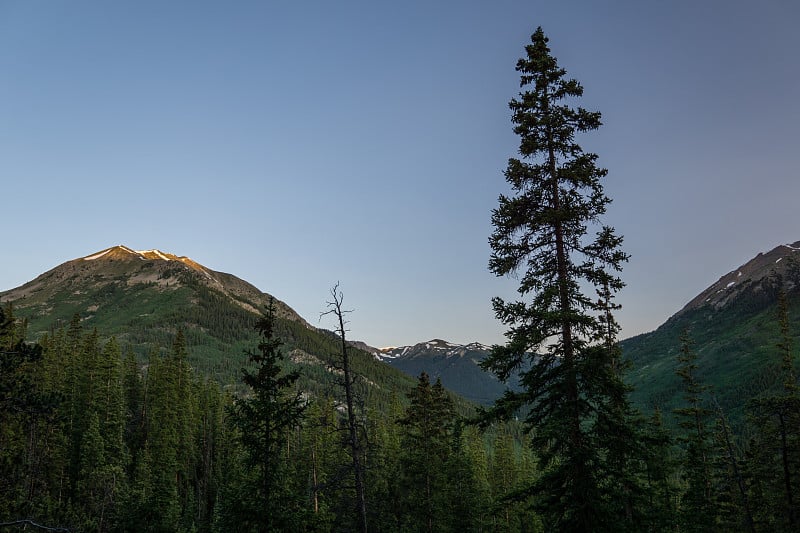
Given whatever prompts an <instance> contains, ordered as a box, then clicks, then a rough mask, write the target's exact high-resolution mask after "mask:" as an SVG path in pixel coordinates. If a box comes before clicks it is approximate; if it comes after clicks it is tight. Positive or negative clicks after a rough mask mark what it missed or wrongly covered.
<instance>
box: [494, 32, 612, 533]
mask: <svg viewBox="0 0 800 533" xmlns="http://www.w3.org/2000/svg"><path fill="white" fill-rule="evenodd" d="M547 43H548V39H547V37H545V35H544V32H543V31H542V29H541V28H538V29H537V30H536V32H535V33H534V34H533V36H532V42H531V44H529V45H528V46H526V53H527V54H526V57H523V58H522V59H520V60H519V61H518V62H517V71H518V72H520V74H521V77H520V86H521V88H523V89H524V91H523V92H521V93H520V95H519V98H515V99H513V100H511V102H510V104H509V105H510V108H511V110H512V122H513V123H514V132H515V133H516V134H517V135H519V137H520V145H519V153H520V156H521V157H520V158H519V159H517V158H512V159H510V160H509V162H508V167H507V168H506V171H505V176H506V180H507V181H508V183H509V184H510V185H511V187H512V189H513V190H514V192H515V195H514V196H513V197H508V196H505V195H502V196H500V199H499V204H500V205H499V207H498V208H497V209H495V210H494V211H493V213H492V224H493V225H494V232H493V233H492V235H491V237H490V239H489V243H490V245H491V247H492V255H491V259H490V262H489V268H490V270H491V271H492V272H493V273H495V274H496V275H498V276H504V275H508V274H514V273H517V272H520V273H521V279H520V285H519V288H518V292H519V294H520V296H521V297H530V298H531V300H530V301H524V300H519V301H512V302H507V301H504V300H502V299H500V298H495V299H494V300H493V307H494V310H495V314H496V316H497V318H498V319H499V320H501V321H502V322H503V323H504V324H506V325H508V326H509V330H508V332H507V333H506V336H507V337H508V339H509V342H508V344H507V345H506V346H497V347H495V348H494V349H493V351H492V354H491V356H490V357H488V358H487V359H486V360H485V361H484V363H483V366H484V368H485V369H487V370H490V371H492V372H494V373H495V374H496V375H497V376H498V377H499V378H501V379H503V380H505V379H508V378H509V377H510V376H511V375H512V373H514V372H516V371H521V376H522V377H521V383H522V387H523V390H522V392H518V393H515V392H507V393H506V394H505V395H504V396H503V397H502V398H501V399H500V400H498V402H497V403H496V404H495V406H494V408H493V409H492V410H491V412H490V413H489V414H490V415H493V416H510V415H512V414H513V413H514V412H517V411H518V410H519V409H521V408H522V407H524V406H527V407H528V408H529V410H528V415H527V418H526V423H527V427H528V429H529V430H531V431H532V432H533V433H532V444H533V446H534V448H535V449H536V451H537V452H538V455H539V458H540V460H541V462H542V465H543V466H544V472H543V474H542V476H541V477H540V478H539V479H537V480H532V483H531V486H530V490H529V493H530V494H531V495H537V496H538V498H537V499H536V502H537V503H538V504H539V507H540V509H541V511H542V512H543V513H544V517H545V520H546V527H548V528H554V529H560V530H562V531H590V530H591V531H603V530H610V529H613V528H614V527H615V524H616V523H618V522H619V521H620V520H621V519H622V518H624V517H619V516H615V511H614V510H613V507H612V506H611V505H610V502H609V501H608V499H609V497H611V496H610V495H609V492H608V490H607V489H606V488H605V487H603V486H602V485H603V481H602V479H600V477H601V475H602V474H601V473H603V472H606V471H608V468H607V465H606V464H605V461H606V458H607V456H608V451H609V447H610V445H611V439H612V437H613V436H612V435H610V434H609V433H608V431H610V430H611V429H610V427H611V425H609V424H606V427H601V426H599V425H596V426H595V427H591V426H592V425H593V424H595V422H596V421H597V417H598V413H600V412H603V413H605V414H610V413H619V412H620V409H619V408H618V407H614V404H615V402H618V396H619V395H622V396H623V397H625V396H626V395H627V391H626V390H624V386H623V385H622V384H621V378H620V375H619V373H618V372H616V371H614V370H615V368H614V367H615V365H616V364H617V358H616V355H615V354H614V353H613V352H612V351H611V350H608V349H605V348H604V347H605V346H606V345H607V343H608V342H609V341H610V342H611V343H612V344H614V343H615V339H613V336H614V335H615V332H614V331H613V328H611V329H609V322H608V317H609V316H610V313H611V310H612V307H611V306H610V305H609V301H610V298H605V299H604V298H600V299H599V300H596V299H594V298H593V297H591V296H590V295H589V294H586V293H585V292H584V290H585V288H586V287H592V286H593V287H595V289H596V290H602V291H605V292H606V293H608V295H610V294H613V293H615V292H616V291H618V290H619V289H620V288H622V286H623V283H622V281H621V280H620V279H619V277H618V276H617V274H616V273H617V272H618V271H619V270H620V269H621V265H622V263H623V262H624V261H626V260H627V255H626V254H625V253H624V252H622V251H621V249H620V244H621V238H620V237H617V236H616V235H615V234H614V231H613V230H612V229H611V228H609V227H600V226H599V219H600V217H601V216H602V215H603V214H604V213H605V210H606V206H607V205H608V204H609V202H610V200H609V198H608V197H606V195H605V194H604V192H603V187H602V185H601V183H600V180H601V178H603V177H604V176H605V175H606V170H604V169H601V168H599V167H598V166H597V165H596V164H595V163H596V160H597V156H596V155H595V154H591V153H585V152H583V150H582V149H581V147H580V146H579V145H578V144H577V143H576V140H575V136H576V134H577V133H580V132H587V131H591V130H595V129H597V128H598V127H599V126H600V124H601V123H600V113H597V112H589V111H586V110H585V109H583V108H580V107H578V108H574V107H570V105H568V103H567V102H566V101H567V100H569V99H574V98H577V97H580V96H581V95H582V94H583V88H582V87H581V85H580V84H579V83H578V82H577V81H575V80H573V79H567V78H566V77H565V76H566V71H565V70H564V69H562V68H560V67H559V66H558V64H557V61H556V59H555V58H554V57H553V56H552V55H551V54H550V49H549V48H548V44H547ZM590 225H592V226H595V227H597V229H598V231H597V234H596V236H594V237H591V236H589V234H588V233H589V226H590ZM536 352H539V353H538V354H537V355H535V356H534V355H533V354H534V353H536ZM614 416H616V414H615V415H614ZM625 423H627V422H626V421H624V420H618V421H616V422H615V424H614V425H618V426H620V425H624V424H625ZM534 428H535V431H533V430H534Z"/></svg>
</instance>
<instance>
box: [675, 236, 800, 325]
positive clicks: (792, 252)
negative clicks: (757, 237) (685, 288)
mask: <svg viewBox="0 0 800 533" xmlns="http://www.w3.org/2000/svg"><path fill="white" fill-rule="evenodd" d="M793 260H800V241H797V242H795V243H792V244H781V245H779V246H776V247H775V248H773V249H772V250H770V251H768V252H766V253H764V252H762V253H759V254H758V255H756V256H755V257H754V258H752V259H751V260H750V261H748V262H747V263H745V264H743V265H742V266H740V267H739V268H737V269H734V270H731V271H730V272H728V273H727V274H725V275H724V276H722V277H720V278H719V279H718V280H717V282H716V283H714V284H713V285H711V286H710V287H708V288H707V289H706V290H704V291H703V292H701V293H700V294H699V295H697V296H696V297H695V298H694V299H693V300H692V301H690V302H689V303H688V304H686V306H685V307H684V308H683V309H682V310H681V311H679V312H678V314H681V313H683V312H685V311H689V310H691V309H697V308H700V307H703V306H706V305H709V306H712V307H714V308H716V309H719V308H721V307H724V306H725V305H726V304H727V303H728V302H730V301H732V300H733V299H734V298H735V297H737V296H738V295H739V294H741V293H742V292H743V291H744V290H746V289H752V290H755V291H759V290H761V288H760V286H761V283H762V282H763V281H765V280H766V279H768V278H770V277H772V276H774V275H780V276H782V277H783V278H784V279H785V280H791V278H792V273H791V272H789V270H790V268H791V265H792V264H793V263H794V261H793Z"/></svg>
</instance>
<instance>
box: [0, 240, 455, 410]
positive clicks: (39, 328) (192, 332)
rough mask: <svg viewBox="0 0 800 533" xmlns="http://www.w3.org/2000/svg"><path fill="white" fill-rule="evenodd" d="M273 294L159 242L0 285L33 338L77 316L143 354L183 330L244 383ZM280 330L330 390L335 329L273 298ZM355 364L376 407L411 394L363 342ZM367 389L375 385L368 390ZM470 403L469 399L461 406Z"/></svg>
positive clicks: (308, 376)
mask: <svg viewBox="0 0 800 533" xmlns="http://www.w3.org/2000/svg"><path fill="white" fill-rule="evenodd" d="M270 298H271V296H270V295H269V294H267V293H264V292H262V291H260V290H259V289H257V288H256V287H254V286H253V285H251V284H249V283H247V282H246V281H243V280H241V279H239V278H237V277H236V276H233V275H231V274H226V273H223V272H217V271H215V270H212V269H210V268H208V267H205V266H203V265H201V264H200V263H198V262H196V261H193V260H192V259H189V258H188V257H184V256H178V255H174V254H170V253H166V252H162V251H159V250H144V251H137V250H133V249H131V248H128V247H126V246H114V247H111V248H107V249H105V250H102V251H100V252H97V253H93V254H91V255H88V256H85V257H81V258H78V259H74V260H72V261H68V262H66V263H63V264H61V265H59V266H57V267H55V268H53V269H52V270H49V271H48V272H45V273H44V274H42V275H40V276H38V277H37V278H36V279H34V280H33V281H30V282H28V283H26V284H24V285H22V286H21V287H18V288H15V289H11V290H8V291H5V292H0V302H2V303H3V304H6V303H8V302H12V303H13V306H14V313H15V314H16V315H17V316H19V317H22V318H24V319H25V320H26V321H27V337H28V338H29V339H31V340H34V339H39V338H41V337H42V336H43V335H45V334H50V333H51V332H53V331H55V330H56V329H58V328H61V327H66V326H67V325H68V324H69V323H70V321H71V320H72V318H73V317H74V316H75V315H77V316H79V317H80V319H81V325H82V327H83V328H84V330H91V329H97V331H98V333H99V334H100V336H101V337H104V338H109V337H111V336H115V337H116V339H117V341H118V342H119V344H120V345H121V346H123V347H126V348H130V349H132V350H133V351H134V352H135V353H136V354H137V355H138V356H139V358H140V360H141V361H142V362H145V361H146V358H147V356H148V354H150V353H151V352H152V351H153V350H154V349H156V350H160V351H161V352H162V353H163V352H165V351H167V350H168V349H169V348H170V347H171V345H172V342H173V340H174V338H175V334H176V333H177V331H178V330H179V329H181V330H183V331H184V335H185V337H186V345H187V349H188V352H189V356H190V363H191V364H192V366H193V367H194V368H195V369H196V370H197V371H198V372H199V373H200V374H201V375H207V376H213V377H214V378H215V379H217V380H218V381H219V382H221V383H223V384H226V385H230V386H236V384H237V383H238V382H239V378H240V376H241V368H242V366H244V365H245V363H246V356H245V350H247V349H250V350H253V349H255V347H256V345H257V343H258V337H257V334H256V332H255V330H254V329H253V326H254V324H255V321H256V319H257V318H258V316H259V315H260V314H261V313H262V312H263V310H265V306H266V305H267V304H268V302H269V300H270ZM275 305H276V315H277V317H278V320H277V334H278V336H279V337H280V338H281V339H282V340H283V341H284V343H285V347H284V348H285V351H286V352H287V353H288V354H289V356H290V360H291V361H292V364H293V365H294V366H295V367H297V368H300V369H301V373H302V375H303V378H302V379H303V383H302V386H303V387H304V388H305V389H307V390H309V391H310V392H316V393H320V394H325V393H330V392H331V391H332V390H334V388H335V387H336V383H335V382H336V380H337V379H338V376H337V374H336V372H337V371H336V370H335V368H334V361H335V359H336V357H337V356H338V354H339V350H340V347H339V344H338V342H337V339H336V337H335V336H334V335H333V334H332V333H330V332H327V331H324V330H318V329H316V328H314V327H312V326H310V325H309V324H308V323H307V322H306V321H305V320H303V318H302V317H300V316H299V315H298V314H297V313H296V312H295V311H294V310H293V309H292V308H291V307H289V306H288V305H287V304H286V303H284V302H281V301H279V300H275ZM351 359H352V363H353V367H354V370H355V371H356V372H357V373H359V374H361V375H363V376H364V378H365V380H364V382H365V383H367V384H368V385H362V386H363V387H369V391H368V394H366V395H367V396H369V398H370V401H371V402H373V405H375V404H376V403H377V404H385V405H388V404H389V402H390V401H393V400H392V398H393V397H399V398H401V400H404V399H405V392H406V391H407V390H409V389H410V388H411V387H413V386H414V383H415V380H413V379H411V378H409V377H408V376H406V375H405V374H403V373H402V372H400V371H398V370H395V369H393V368H391V367H389V366H388V365H385V364H383V363H382V362H380V361H379V360H377V359H376V358H375V357H374V356H372V355H371V354H368V353H366V352H364V351H362V350H357V349H353V350H351ZM365 392H367V391H365ZM463 405H464V402H463V401H462V402H461V406H462V407H463Z"/></svg>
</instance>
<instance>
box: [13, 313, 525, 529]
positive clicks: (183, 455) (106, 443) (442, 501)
mask: <svg viewBox="0 0 800 533" xmlns="http://www.w3.org/2000/svg"><path fill="white" fill-rule="evenodd" d="M24 338H25V322H24V321H22V320H16V319H15V318H14V316H13V311H12V309H11V307H7V308H5V309H4V310H2V311H0V365H1V366H0V368H2V372H1V373H0V529H2V528H3V526H6V527H11V526H9V524H19V525H24V524H23V523H22V522H20V521H26V522H25V524H30V523H35V524H39V525H43V526H47V527H51V528H61V530H67V531H131V532H133V531H136V532H141V531H164V532H166V531H170V532H172V531H186V532H190V531H197V532H203V531H207V532H212V531H220V532H223V531H226V532H227V531H265V530H268V529H274V530H296V531H353V530H357V529H358V526H357V522H358V516H357V513H356V510H355V493H354V487H353V484H352V475H351V473H352V472H351V470H352V468H351V466H350V465H351V460H350V459H351V458H350V456H349V451H348V448H347V446H346V444H347V443H346V432H345V431H343V430H344V429H345V425H344V417H343V412H342V402H341V400H340V398H339V397H337V394H336V391H330V392H331V394H329V395H327V396H318V395H313V394H308V393H307V392H305V391H301V390H300V388H299V387H298V386H297V384H296V383H295V384H292V385H291V386H290V387H288V388H287V389H285V390H281V391H280V398H291V397H299V398H300V399H301V400H302V406H303V408H302V416H300V417H298V418H297V420H296V422H294V423H292V424H291V425H290V427H288V428H286V430H285V431H283V432H281V433H279V437H280V438H279V441H277V442H278V443H279V445H277V446H275V447H273V448H269V450H271V453H273V454H274V457H273V458H272V459H271V461H274V464H279V465H280V468H278V469H276V472H278V474H276V477H275V478H274V479H273V482H274V486H275V487H277V489H276V490H277V491H278V492H279V493H280V494H281V497H280V501H281V502H282V505H281V506H280V508H270V507H269V506H265V505H264V500H263V490H262V489H263V485H260V484H259V479H260V478H259V476H258V469H257V468H253V464H252V456H253V448H252V445H251V444H248V439H247V438H245V437H246V436H245V435H244V434H243V432H242V427H244V426H243V425H242V424H241V413H242V409H241V407H242V406H243V405H244V404H245V403H246V402H247V400H248V399H252V398H253V397H254V395H253V394H249V395H247V394H246V395H244V396H241V397H234V396H232V395H231V394H228V393H226V392H225V391H224V390H223V389H222V388H221V387H220V385H219V384H218V383H217V382H216V381H213V380H211V379H209V378H203V377H201V376H200V375H198V374H197V373H196V372H195V371H194V370H193V369H192V368H191V367H190V365H189V363H188V362H187V358H188V355H189V354H188V353H187V349H186V343H185V339H184V337H183V334H182V332H178V333H177V334H176V336H175V337H174V339H173V342H172V346H171V348H170V349H169V350H166V351H165V352H166V353H164V354H162V353H161V352H162V350H159V349H157V348H155V347H154V349H153V351H152V353H151V355H150V357H149V358H148V359H147V360H146V361H145V362H144V364H140V363H138V362H137V359H136V357H135V355H134V353H133V352H132V351H131V350H130V349H127V348H122V347H120V345H119V343H118V342H117V341H116V340H115V339H113V338H112V339H110V340H108V341H107V342H102V341H101V340H100V336H99V335H98V333H97V331H94V330H92V331H85V330H84V328H83V327H82V325H81V321H80V319H79V318H77V317H76V318H75V319H74V320H73V321H72V322H71V323H70V324H69V325H68V326H67V327H65V328H61V329H58V330H56V331H54V332H53V333H52V334H49V335H46V336H44V337H43V338H42V339H40V341H39V342H38V343H36V344H30V343H26V342H24V341H23V339H24ZM283 355H284V354H281V357H280V360H279V363H280V366H281V367H283V365H284V364H285V363H286V361H285V360H284V358H283ZM258 369H259V366H258V364H250V365H249V366H248V372H251V373H253V372H257V371H258ZM284 374H285V372H282V373H281V374H280V375H284ZM358 403H359V417H358V421H359V431H360V434H361V435H362V437H363V443H364V445H363V447H362V449H361V450H360V452H359V453H361V454H362V457H361V458H362V460H363V464H364V465H365V468H364V474H365V487H366V502H367V506H366V507H367V520H368V522H367V523H368V524H369V528H370V530H372V531H537V530H539V529H538V521H537V518H536V516H535V515H533V514H532V513H531V511H530V510H529V509H528V507H527V506H526V505H525V504H524V503H518V502H514V501H513V500H507V499H506V496H507V495H508V494H511V493H513V492H514V491H515V490H517V489H518V488H520V487H521V486H523V484H524V483H526V482H527V480H529V479H531V477H532V476H534V475H535V461H534V459H533V456H532V454H531V452H530V450H529V449H527V448H525V447H522V446H520V445H519V443H520V438H519V437H520V435H519V428H518V427H516V426H515V425H513V424H511V425H499V424H498V425H496V426H494V427H493V428H492V429H491V430H490V431H488V432H483V433H481V432H479V431H478V430H477V429H476V428H475V427H471V426H469V427H468V426H464V425H463V424H462V423H461V420H462V419H461V417H460V416H459V415H458V414H457V411H458V410H457V409H456V407H455V406H454V404H453V401H452V399H451V397H450V396H449V394H448V393H447V392H446V391H445V390H444V389H443V388H442V386H441V384H440V383H438V382H436V383H431V382H430V381H429V379H428V377H427V376H424V375H423V376H420V378H419V380H418V382H417V385H416V387H415V388H413V389H412V390H411V391H409V392H408V394H407V397H397V396H395V397H394V400H393V401H391V402H390V405H388V406H382V408H381V409H377V408H375V407H373V406H371V405H370V404H369V400H368V399H365V398H363V397H360V398H359V402H358ZM255 423H260V422H258V421H257V420H256V421H255ZM265 449H266V448H265ZM261 481H263V480H261ZM267 515H271V516H275V517H278V516H280V517H281V520H282V522H281V524H282V526H281V527H280V528H275V527H274V528H268V529H265V526H264V523H265V522H263V518H264V516H267Z"/></svg>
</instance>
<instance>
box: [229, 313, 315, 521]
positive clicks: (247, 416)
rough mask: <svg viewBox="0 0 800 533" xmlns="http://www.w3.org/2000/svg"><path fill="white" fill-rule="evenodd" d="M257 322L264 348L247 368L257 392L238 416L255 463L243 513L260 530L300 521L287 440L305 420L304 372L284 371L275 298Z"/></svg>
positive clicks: (237, 409)
mask: <svg viewBox="0 0 800 533" xmlns="http://www.w3.org/2000/svg"><path fill="white" fill-rule="evenodd" d="M256 328H257V330H258V332H259V334H260V335H261V342H260V343H259V344H258V351H249V352H247V356H248V358H249V360H250V362H251V363H252V364H254V365H255V369H254V371H250V370H247V369H245V370H243V371H242V374H243V376H242V381H243V382H244V383H245V385H247V386H248V388H249V389H250V394H251V395H250V396H249V397H246V398H243V399H241V400H239V401H238V402H237V403H236V405H235V409H234V417H233V418H234V422H235V424H236V425H237V427H238V429H239V438H240V439H241V442H242V445H243V447H244V450H245V453H246V455H247V464H248V465H249V466H250V467H251V468H253V469H254V470H253V476H252V480H251V483H252V486H249V487H248V493H247V494H243V495H241V496H242V498H243V500H244V503H245V505H247V506H249V509H247V510H246V512H247V515H246V516H241V517H239V519H240V522H241V523H242V524H243V525H245V526H247V527H251V528H253V529H254V530H258V531H276V530H286V529H287V528H289V527H296V524H293V516H292V513H293V512H294V511H295V510H296V508H297V500H296V496H295V495H292V494H288V493H287V492H288V491H287V490H286V479H285V477H284V476H285V472H286V469H285V461H284V460H283V457H282V446H283V445H284V443H285V442H286V439H287V434H288V432H289V431H290V430H291V429H292V428H294V427H295V426H297V425H298V424H299V423H300V421H301V419H302V417H303V411H304V405H303V402H302V398H301V396H300V394H299V393H298V392H296V391H294V383H295V382H296V381H297V379H298V378H299V374H298V373H297V372H296V371H295V372H288V373H286V372H284V364H283V359H284V355H283V353H282V352H281V350H280V347H281V345H282V342H281V340H280V339H278V338H276V336H275V302H274V300H272V299H270V302H269V306H268V307H267V314H266V315H265V316H263V317H262V318H261V319H260V320H259V321H258V323H257V324H256Z"/></svg>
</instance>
